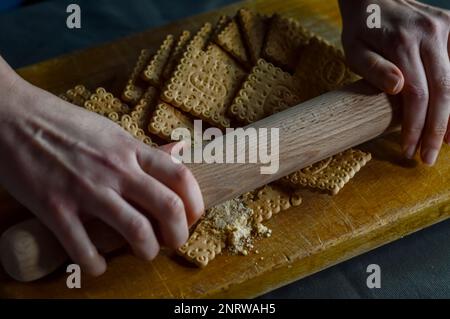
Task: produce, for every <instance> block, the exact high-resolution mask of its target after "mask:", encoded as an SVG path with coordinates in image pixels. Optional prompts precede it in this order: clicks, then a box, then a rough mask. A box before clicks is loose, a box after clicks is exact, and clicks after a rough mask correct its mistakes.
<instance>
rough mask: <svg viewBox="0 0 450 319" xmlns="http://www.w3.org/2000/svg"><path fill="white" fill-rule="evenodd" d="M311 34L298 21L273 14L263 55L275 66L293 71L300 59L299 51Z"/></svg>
mask: <svg viewBox="0 0 450 319" xmlns="http://www.w3.org/2000/svg"><path fill="white" fill-rule="evenodd" d="M310 38H311V34H310V33H308V32H307V31H306V30H305V29H304V28H303V27H302V26H301V25H300V23H298V21H296V20H294V19H288V18H283V17H281V16H279V15H275V16H274V17H273V19H272V22H271V24H270V28H269V31H268V34H267V40H266V43H265V46H264V49H263V56H264V57H265V58H266V59H267V60H268V61H269V62H272V63H273V64H275V65H276V66H278V67H280V68H282V69H284V70H285V71H288V72H292V73H293V72H294V70H295V69H296V67H297V64H298V62H299V60H300V53H301V51H302V48H303V47H305V46H306V45H307V44H308V42H309V39H310Z"/></svg>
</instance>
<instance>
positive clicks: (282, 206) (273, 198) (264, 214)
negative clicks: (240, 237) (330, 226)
mask: <svg viewBox="0 0 450 319" xmlns="http://www.w3.org/2000/svg"><path fill="white" fill-rule="evenodd" d="M291 196H292V202H291ZM244 203H245V204H246V205H247V207H249V208H251V209H253V211H254V216H253V218H254V221H255V222H257V223H261V222H263V221H267V220H269V219H270V218H272V216H273V215H275V214H278V213H279V212H280V211H284V210H287V209H289V208H290V207H291V206H298V205H300V204H301V197H300V196H299V195H298V194H296V195H295V196H293V195H291V194H290V193H289V192H287V191H285V190H283V189H282V188H281V187H280V186H277V185H273V184H271V185H266V186H264V187H262V188H260V189H259V190H256V191H255V192H254V195H253V196H250V197H247V198H246V199H245V200H244Z"/></svg>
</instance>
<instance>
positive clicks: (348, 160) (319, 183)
mask: <svg viewBox="0 0 450 319" xmlns="http://www.w3.org/2000/svg"><path fill="white" fill-rule="evenodd" d="M371 158H372V156H371V155H370V153H365V152H363V151H360V150H356V149H350V150H347V151H345V152H342V153H339V154H337V155H335V156H332V157H330V158H327V159H325V160H323V161H320V162H318V163H316V164H313V165H311V166H308V167H306V168H304V169H302V170H300V171H297V172H295V173H293V174H291V175H289V176H287V177H284V178H283V179H281V182H282V183H285V184H287V185H288V186H291V187H294V188H299V187H300V188H301V187H306V188H310V189H313V190H320V191H325V192H328V193H330V194H332V195H336V194H337V193H338V192H339V191H340V190H341V189H342V188H343V187H344V185H345V184H346V183H347V182H348V181H349V180H350V179H351V178H352V177H353V176H354V175H355V174H356V173H357V172H358V171H359V170H360V169H361V168H362V167H363V166H364V165H366V163H367V162H369V161H370V160H371Z"/></svg>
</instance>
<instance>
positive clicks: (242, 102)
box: [230, 59, 307, 124]
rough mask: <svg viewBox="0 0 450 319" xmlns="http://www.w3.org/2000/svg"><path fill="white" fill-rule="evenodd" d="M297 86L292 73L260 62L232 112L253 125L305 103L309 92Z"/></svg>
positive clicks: (247, 81) (246, 82)
mask: <svg viewBox="0 0 450 319" xmlns="http://www.w3.org/2000/svg"><path fill="white" fill-rule="evenodd" d="M294 83H295V81H294V78H293V77H292V76H291V75H290V74H289V73H286V72H284V71H283V70H281V69H280V68H277V67H275V66H274V65H272V64H271V63H268V62H266V61H264V60H263V59H260V60H259V61H258V64H257V65H256V66H255V67H254V68H253V69H252V71H251V73H250V75H249V76H248V78H247V80H246V81H245V83H244V84H243V86H242V87H241V89H240V91H239V92H238V94H237V96H236V98H235V100H234V101H233V104H232V105H231V107H230V113H231V114H233V115H234V116H235V117H236V119H237V120H239V121H240V122H243V123H245V124H250V123H253V122H255V121H258V120H260V119H262V118H264V117H266V116H269V115H272V114H274V113H277V112H280V111H283V110H285V109H287V108H289V107H291V106H294V105H296V104H298V103H300V102H303V101H305V100H306V97H307V95H306V92H304V91H302V90H299V89H297V88H296V87H295V86H294Z"/></svg>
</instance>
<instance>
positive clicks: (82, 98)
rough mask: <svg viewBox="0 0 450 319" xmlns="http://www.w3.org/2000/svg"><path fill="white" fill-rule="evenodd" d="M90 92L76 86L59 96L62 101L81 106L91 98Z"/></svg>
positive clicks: (83, 87) (80, 86)
mask: <svg viewBox="0 0 450 319" xmlns="http://www.w3.org/2000/svg"><path fill="white" fill-rule="evenodd" d="M91 95H92V92H91V91H90V90H88V89H87V88H86V87H85V86H83V85H77V86H75V87H74V88H73V89H70V90H67V91H66V93H64V94H61V95H59V97H60V98H62V99H63V100H65V101H67V102H69V103H72V104H75V105H78V106H83V105H84V103H85V102H86V101H87V100H88V99H89V98H90V97H91Z"/></svg>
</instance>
